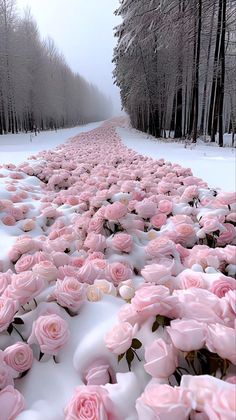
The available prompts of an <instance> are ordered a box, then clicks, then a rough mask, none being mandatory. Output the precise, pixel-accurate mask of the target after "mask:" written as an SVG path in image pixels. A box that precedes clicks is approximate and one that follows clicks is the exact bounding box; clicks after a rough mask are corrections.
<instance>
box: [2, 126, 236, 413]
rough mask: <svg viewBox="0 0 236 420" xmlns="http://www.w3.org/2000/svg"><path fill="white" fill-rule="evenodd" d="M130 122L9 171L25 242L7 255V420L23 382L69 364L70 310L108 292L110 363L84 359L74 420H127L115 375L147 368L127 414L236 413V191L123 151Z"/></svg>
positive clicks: (10, 206)
mask: <svg viewBox="0 0 236 420" xmlns="http://www.w3.org/2000/svg"><path fill="white" fill-rule="evenodd" d="M122 124H124V121H123V120H122V119H121V120H112V121H110V122H106V123H105V124H103V125H102V126H101V127H100V128H98V129H96V130H93V131H91V132H89V133H84V134H81V135H79V136H78V137H75V138H73V139H71V140H70V141H68V142H67V143H66V144H65V145H62V146H60V147H58V148H57V149H55V150H54V151H48V152H40V153H39V154H38V155H37V156H32V157H31V158H30V160H29V162H26V163H23V164H21V165H19V166H18V167H15V166H14V165H10V164H9V165H3V166H0V185H1V191H0V229H1V231H2V232H4V235H7V236H8V237H13V238H14V237H15V240H14V243H13V245H12V246H11V248H10V249H9V252H8V253H7V255H6V254H5V253H4V252H3V250H2V251H1V252H2V254H0V334H1V343H3V344H2V349H1V352H0V368H1V369H0V403H1V399H2V401H4V407H5V408H4V410H5V411H3V413H1V415H2V416H3V417H1V418H3V420H7V419H9V418H12V419H14V418H16V417H17V415H18V414H19V413H20V412H22V410H24V409H25V408H26V409H27V408H28V407H27V404H26V403H25V402H24V397H23V396H22V395H21V394H20V393H19V391H17V390H16V389H14V387H13V386H14V381H15V379H16V378H17V381H19V380H20V378H21V376H25V375H26V374H27V372H28V370H29V369H31V367H32V365H33V363H34V361H35V360H41V363H43V362H44V361H45V360H48V358H50V357H53V358H54V360H55V362H57V363H58V362H59V363H60V353H61V350H62V349H65V350H66V349H67V346H68V345H69V343H70V340H71V339H72V338H71V333H70V328H69V324H68V322H67V320H68V316H69V317H78V318H79V316H80V311H81V308H83V307H85V306H86V305H89V304H93V305H95V304H96V302H98V301H101V300H102V299H103V298H104V296H110V299H111V300H112V299H114V301H115V300H116V299H119V300H121V299H122V300H123V301H124V303H123V305H122V307H121V309H120V311H119V313H118V322H117V324H116V325H114V326H113V329H111V330H110V331H107V333H106V335H105V337H104V351H105V352H106V351H107V350H106V349H109V351H110V352H111V353H113V356H111V357H113V365H111V363H110V362H109V361H108V360H107V358H106V357H105V358H97V357H96V355H94V360H93V362H91V364H90V365H89V366H84V367H83V369H82V370H83V372H84V373H83V382H84V385H83V386H81V385H80V384H79V383H78V385H80V386H78V388H77V389H75V390H74V393H73V394H72V395H71V400H68V404H67V405H66V406H65V407H64V409H65V410H64V418H65V419H67V420H69V419H72V418H78V419H90V418H91V419H92V418H93V419H95V418H96V419H104V420H106V419H109V420H111V419H122V418H124V411H122V410H124V408H123V407H122V404H123V403H122V401H117V400H116V399H114V398H113V394H114V393H113V392H112V389H116V388H115V387H116V386H117V384H116V382H117V378H116V373H120V374H121V373H122V374H123V375H132V374H131V373H129V370H131V371H132V370H134V371H135V369H138V368H139V367H140V366H141V367H142V369H143V377H147V381H146V383H147V385H146V387H145V386H144V387H143V389H142V394H141V395H140V393H139V395H137V397H136V400H137V401H136V404H133V407H130V408H129V407H127V408H126V410H127V412H126V418H128V417H129V410H130V412H131V413H135V414H134V416H135V417H132V418H139V419H144V418H145V419H150V420H151V419H154V418H161V419H162V418H163V419H164V418H171V419H175V418H176V419H178V420H179V419H188V418H189V416H190V417H191V419H197V418H202V419H207V418H209V419H214V418H216V417H217V418H219V419H222V420H223V419H225V418H226V417H225V415H226V414H225V412H226V411H227V419H231V418H232V419H233V418H234V415H235V407H233V405H232V404H233V389H234V387H235V385H234V384H235V383H236V377H235V376H234V375H235V372H234V365H235V364H236V354H235V329H234V328H235V307H236V306H235V303H236V292H235V291H236V280H235V273H236V253H235V246H234V245H235V244H236V229H235V224H236V197H235V194H233V193H224V192H218V191H213V190H210V189H209V188H208V187H207V185H206V183H205V182H204V181H202V180H201V179H199V178H196V177H194V176H193V175H192V173H191V170H190V169H185V168H182V167H181V166H179V165H177V164H171V163H169V162H165V161H164V160H163V159H159V160H157V161H155V160H153V159H150V158H146V157H143V156H140V155H138V154H137V153H135V152H133V151H131V150H129V149H127V148H126V147H125V146H123V144H122V143H121V140H120V139H119V137H118V135H117V134H116V130H115V128H116V126H118V125H122ZM1 246H2V244H1ZM3 247H4V246H3ZM89 302H90V303H89ZM108 316H109V314H108ZM29 319H30V320H31V321H30V322H29ZM124 356H126V357H124ZM186 374H187V375H186ZM145 375H146V376H145ZM196 375H200V376H196ZM213 376H216V378H213ZM127 378H128V376H127ZM202 390H205V393H204V394H202V393H201V392H202ZM209 390H210V392H209ZM222 395H223V397H222ZM135 407H136V408H135ZM121 413H122V414H121ZM168 416H169V417H168ZM199 416H200V417H199ZM61 418H63V414H62V416H61ZM130 418H131V417H130Z"/></svg>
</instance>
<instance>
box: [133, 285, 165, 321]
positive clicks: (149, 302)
mask: <svg viewBox="0 0 236 420" xmlns="http://www.w3.org/2000/svg"><path fill="white" fill-rule="evenodd" d="M169 298H171V296H170V291H169V289H168V288H167V287H165V286H162V285H157V286H156V285H150V284H144V285H141V287H140V288H139V289H138V290H136V292H135V296H134V298H133V299H132V301H131V304H132V306H133V308H134V309H135V311H136V312H138V313H139V315H140V317H141V318H146V317H149V316H152V315H158V314H159V315H165V314H166V312H168V311H169V310H170V309H171V301H170V305H169V302H168V300H170V299H169Z"/></svg>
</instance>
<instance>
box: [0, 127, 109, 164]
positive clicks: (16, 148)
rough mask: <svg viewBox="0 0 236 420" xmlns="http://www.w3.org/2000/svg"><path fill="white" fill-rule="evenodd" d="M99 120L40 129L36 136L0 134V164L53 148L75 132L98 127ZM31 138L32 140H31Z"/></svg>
mask: <svg viewBox="0 0 236 420" xmlns="http://www.w3.org/2000/svg"><path fill="white" fill-rule="evenodd" d="M100 124H101V122H98V123H90V124H86V125H80V126H77V127H73V128H64V129H60V130H57V131H55V130H51V131H42V132H40V133H39V134H37V136H35V135H34V134H33V133H30V132H29V133H27V134H26V133H18V134H6V135H3V136H0V164H4V163H5V164H6V163H9V162H10V163H13V164H15V165H18V164H19V163H22V162H23V161H25V160H26V159H27V158H28V157H29V156H30V155H33V154H35V153H38V152H40V151H41V150H49V149H52V148H55V147H56V146H58V145H59V144H62V143H64V142H65V141H66V140H68V139H69V138H71V137H74V136H76V135H77V134H80V133H83V132H87V131H90V130H93V129H94V128H97V127H99V125H100ZM31 140H32V141H31Z"/></svg>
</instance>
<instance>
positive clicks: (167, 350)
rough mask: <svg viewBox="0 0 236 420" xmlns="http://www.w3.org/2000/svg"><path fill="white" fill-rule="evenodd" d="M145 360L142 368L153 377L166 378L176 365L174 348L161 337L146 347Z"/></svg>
mask: <svg viewBox="0 0 236 420" xmlns="http://www.w3.org/2000/svg"><path fill="white" fill-rule="evenodd" d="M145 360H146V363H145V365H144V369H145V370H146V372H147V373H149V374H150V375H151V376H153V377H154V378H168V377H169V376H170V375H172V373H173V372H174V371H175V369H176V368H177V366H178V358H177V352H176V350H175V349H174V347H173V345H172V344H168V343H167V342H166V341H164V340H163V339H162V338H158V339H157V340H154V341H153V342H152V344H150V345H149V346H148V347H146V349H145Z"/></svg>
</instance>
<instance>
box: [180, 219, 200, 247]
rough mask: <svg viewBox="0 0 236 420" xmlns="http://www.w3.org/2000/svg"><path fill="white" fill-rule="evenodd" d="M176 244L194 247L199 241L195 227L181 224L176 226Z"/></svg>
mask: <svg viewBox="0 0 236 420" xmlns="http://www.w3.org/2000/svg"><path fill="white" fill-rule="evenodd" d="M175 233H176V239H175V240H176V242H177V243H180V244H181V245H184V246H187V247H192V246H193V245H194V244H195V242H196V241H197V236H196V233H195V230H194V228H193V226H191V225H190V224H188V223H181V224H179V225H177V226H175Z"/></svg>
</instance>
